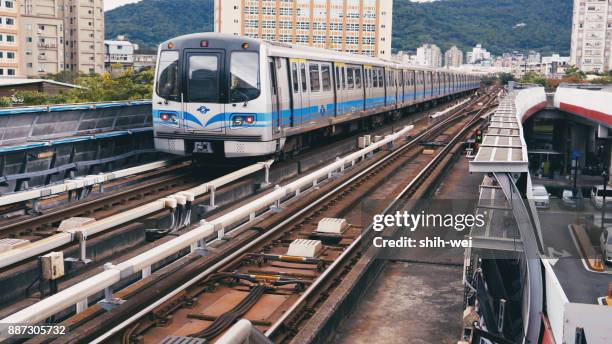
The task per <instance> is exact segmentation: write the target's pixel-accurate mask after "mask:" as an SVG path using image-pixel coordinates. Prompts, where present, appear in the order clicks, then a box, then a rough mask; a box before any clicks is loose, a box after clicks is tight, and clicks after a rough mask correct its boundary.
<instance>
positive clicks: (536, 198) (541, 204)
mask: <svg viewBox="0 0 612 344" xmlns="http://www.w3.org/2000/svg"><path fill="white" fill-rule="evenodd" d="M531 190H532V191H533V192H532V193H533V202H534V203H535V206H536V208H541V209H548V208H550V194H549V193H548V190H546V187H545V186H544V185H534V186H533V187H532V188H531Z"/></svg>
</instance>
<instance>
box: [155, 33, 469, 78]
mask: <svg viewBox="0 0 612 344" xmlns="http://www.w3.org/2000/svg"><path fill="white" fill-rule="evenodd" d="M205 39H209V40H228V41H230V42H232V43H231V45H237V46H239V45H241V44H242V43H249V44H250V45H252V46H254V47H255V46H257V47H259V46H261V47H263V48H265V49H266V50H267V53H268V54H269V55H272V56H282V57H288V58H295V59H312V60H319V61H334V62H342V63H347V64H364V65H371V66H379V67H388V68H395V69H411V70H421V71H438V72H444V73H451V74H463V75H475V74H473V73H465V72H459V71H451V70H445V69H437V68H429V67H423V66H414V65H407V64H400V63H397V62H393V61H386V60H383V59H380V58H376V57H369V56H364V55H355V54H349V53H345V52H338V51H335V50H328V49H322V48H316V47H306V46H301V45H297V44H289V43H279V42H273V41H266V40H261V39H255V38H251V37H246V36H235V35H230V34H223V33H213V32H203V33H193V34H189V35H183V36H179V37H175V38H172V39H169V40H167V41H165V42H163V43H162V44H161V45H160V47H163V46H167V45H168V44H169V43H170V42H172V43H173V44H175V46H176V47H177V48H181V47H185V46H191V45H193V44H194V43H196V42H197V44H199V42H200V41H201V40H205Z"/></svg>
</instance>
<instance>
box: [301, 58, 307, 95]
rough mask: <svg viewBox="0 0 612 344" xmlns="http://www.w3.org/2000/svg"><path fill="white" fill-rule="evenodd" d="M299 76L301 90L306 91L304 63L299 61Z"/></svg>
mask: <svg viewBox="0 0 612 344" xmlns="http://www.w3.org/2000/svg"><path fill="white" fill-rule="evenodd" d="M300 77H301V78H302V92H303V93H306V92H307V91H308V84H307V82H306V64H305V63H300Z"/></svg>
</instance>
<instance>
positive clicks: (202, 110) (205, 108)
mask: <svg viewBox="0 0 612 344" xmlns="http://www.w3.org/2000/svg"><path fill="white" fill-rule="evenodd" d="M197 111H198V112H199V113H201V114H202V115H206V114H207V113H208V112H210V109H209V108H207V107H206V106H200V108H199V109H198V110H197Z"/></svg>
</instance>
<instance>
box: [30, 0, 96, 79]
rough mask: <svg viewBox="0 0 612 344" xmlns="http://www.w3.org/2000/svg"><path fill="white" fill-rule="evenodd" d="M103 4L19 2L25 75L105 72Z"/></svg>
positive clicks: (78, 0)
mask: <svg viewBox="0 0 612 344" xmlns="http://www.w3.org/2000/svg"><path fill="white" fill-rule="evenodd" d="M103 8H104V5H103V0H87V1H85V0H22V4H21V9H20V12H21V17H22V18H23V20H22V21H21V24H20V31H21V33H22V34H21V36H22V37H21V44H22V46H23V50H24V54H23V58H22V61H23V65H24V68H25V74H27V75H30V76H34V75H44V74H48V73H58V72H61V71H63V70H68V71H75V72H81V73H101V72H103V71H104V10H103Z"/></svg>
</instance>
